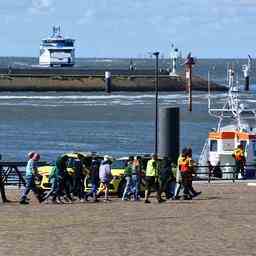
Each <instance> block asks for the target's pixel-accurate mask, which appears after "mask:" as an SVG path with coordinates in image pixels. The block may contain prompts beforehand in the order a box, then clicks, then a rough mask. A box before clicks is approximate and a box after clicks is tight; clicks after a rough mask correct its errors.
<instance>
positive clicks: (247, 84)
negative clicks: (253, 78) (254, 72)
mask: <svg viewBox="0 0 256 256" xmlns="http://www.w3.org/2000/svg"><path fill="white" fill-rule="evenodd" d="M251 59H252V58H251V56H250V55H249V54H248V60H247V64H245V65H243V66H242V71H243V73H244V79H245V84H244V90H245V91H249V89H250V88H249V87H250V71H251Z"/></svg>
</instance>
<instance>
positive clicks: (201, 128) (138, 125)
mask: <svg viewBox="0 0 256 256" xmlns="http://www.w3.org/2000/svg"><path fill="white" fill-rule="evenodd" d="M0 60H1V59H0ZM118 61H120V60H118ZM113 62H114V60H113ZM215 62H216V63H219V64H218V65H217V66H218V67H219V66H223V68H224V67H225V66H226V64H227V63H226V62H225V61H223V60H217V61H215ZM0 63H1V61H0ZM94 64H95V63H94ZM213 64H214V60H211V63H210V64H209V62H207V65H206V64H204V65H203V64H201V68H200V67H198V70H199V71H198V72H197V73H198V74H200V75H202V76H207V72H206V71H207V66H208V67H209V66H212V65H213ZM98 65H102V63H100V64H98ZM113 65H114V64H113ZM115 65H117V64H115ZM205 65H206V66H205ZM215 70H216V68H215ZM218 74H219V75H218ZM212 77H213V79H214V80H215V81H220V82H221V83H225V71H221V72H220V71H219V73H218V72H217V73H214V72H213V73H212ZM240 80H241V81H242V77H240ZM213 96H214V97H213V98H214V99H215V101H216V102H217V103H218V104H220V105H221V104H222V103H223V99H221V98H222V97H224V96H225V95H224V94H223V93H216V94H214V95H213ZM242 97H243V99H244V101H245V103H247V104H250V105H251V106H254V105H255V102H256V99H255V96H254V92H250V93H245V92H242ZM207 98H208V96H207V93H206V92H193V111H192V112H189V111H188V96H187V95H186V93H185V92H160V93H159V107H160V108H161V107H179V108H180V119H181V123H180V128H181V137H180V143H181V147H183V146H188V145H189V146H191V147H192V148H193V152H194V156H195V158H198V156H199V154H200V152H201V149H202V147H203V145H204V143H205V140H206V138H207V134H208V132H209V131H210V130H211V129H212V128H216V124H217V120H216V119H215V118H213V117H210V116H209V114H208V109H207V107H208V106H207ZM154 111H155V94H154V93H147V92H140V93H135V92H129V93H128V92H122V93H120V92H118V93H117V92H116V93H112V94H110V95H107V94H105V93H103V92H90V93H88V92H13V93H10V92H2V93H0V119H1V122H0V142H1V143H0V153H1V154H2V157H3V159H4V160H25V159H26V154H27V152H28V151H31V150H36V151H38V152H39V153H40V154H41V156H42V160H47V161H53V160H54V159H56V157H57V156H58V155H59V154H62V153H65V152H70V151H82V152H86V151H96V152H98V153H100V154H110V155H114V156H126V155H130V154H140V153H152V152H153V151H154V132H155V130H154V129H155V127H154V116H155V112H154Z"/></svg>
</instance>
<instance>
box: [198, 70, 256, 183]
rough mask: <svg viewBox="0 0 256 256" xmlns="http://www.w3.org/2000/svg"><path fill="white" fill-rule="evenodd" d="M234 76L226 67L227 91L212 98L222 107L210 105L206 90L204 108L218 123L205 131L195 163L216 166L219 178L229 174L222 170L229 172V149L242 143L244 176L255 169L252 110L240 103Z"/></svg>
mask: <svg viewBox="0 0 256 256" xmlns="http://www.w3.org/2000/svg"><path fill="white" fill-rule="evenodd" d="M234 76H235V74H234V70H233V69H232V68H229V70H228V85H229V90H228V95H227V96H226V95H225V98H224V99H223V98H221V97H217V98H216V99H215V100H216V101H217V102H222V104H223V105H222V107H216V108H213V107H212V105H213V102H212V101H213V100H212V99H211V95H210V90H209V97H208V112H209V114H210V115H211V116H214V117H216V118H217V119H218V124H217V128H216V129H213V130H212V131H211V132H209V133H208V138H207V141H206V143H205V145H204V148H203V150H202V152H201V155H200V158H199V162H198V164H199V166H207V165H208V164H211V165H212V166H220V169H221V170H222V173H223V178H228V177H231V176H232V174H229V175H228V174H226V175H225V173H229V172H231V170H232V167H231V166H234V164H235V163H234V159H233V157H232V153H233V150H234V149H235V148H236V147H237V145H238V144H240V143H242V144H243V146H244V150H245V156H246V165H247V166H246V172H245V173H246V175H245V176H246V177H248V178H249V177H250V178H251V177H254V176H255V173H256V172H255V171H256V165H255V162H256V122H255V121H256V110H255V109H251V108H248V107H246V106H245V105H244V104H242V103H241V98H240V94H239V85H238V83H235V82H234ZM214 105H215V104H214ZM218 106H219V105H218ZM254 165H255V166H254ZM223 166H224V168H223ZM229 166H230V167H229ZM200 171H201V170H200ZM204 172H205V169H204ZM199 176H204V175H202V174H201V175H199Z"/></svg>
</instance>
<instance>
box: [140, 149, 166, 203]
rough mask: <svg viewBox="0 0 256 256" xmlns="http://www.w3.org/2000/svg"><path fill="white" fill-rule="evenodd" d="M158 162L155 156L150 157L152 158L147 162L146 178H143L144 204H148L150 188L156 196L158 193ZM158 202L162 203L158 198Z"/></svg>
mask: <svg viewBox="0 0 256 256" xmlns="http://www.w3.org/2000/svg"><path fill="white" fill-rule="evenodd" d="M158 175H159V174H158V160H157V156H156V155H155V154H153V155H152V158H151V159H150V160H149V161H148V162H147V168H146V177H145V201H144V202H145V203H146V204H150V203H151V202H150V201H149V199H148V198H149V195H150V192H151V189H152V188H154V187H155V188H156V191H157V195H159V193H158ZM158 202H162V200H160V199H159V198H158Z"/></svg>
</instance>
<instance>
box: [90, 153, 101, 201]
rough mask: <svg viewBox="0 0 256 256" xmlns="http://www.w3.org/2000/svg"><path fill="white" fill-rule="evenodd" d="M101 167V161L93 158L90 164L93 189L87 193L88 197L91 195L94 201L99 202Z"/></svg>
mask: <svg viewBox="0 0 256 256" xmlns="http://www.w3.org/2000/svg"><path fill="white" fill-rule="evenodd" d="M99 168H100V161H99V160H98V159H97V158H96V157H93V158H92V162H91V166H90V179H91V184H92V189H91V191H90V192H89V193H88V194H87V197H89V196H91V197H92V198H93V202H95V203H96V202H98V201H99V200H98V198H97V190H98V187H99V182H100V178H99Z"/></svg>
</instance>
